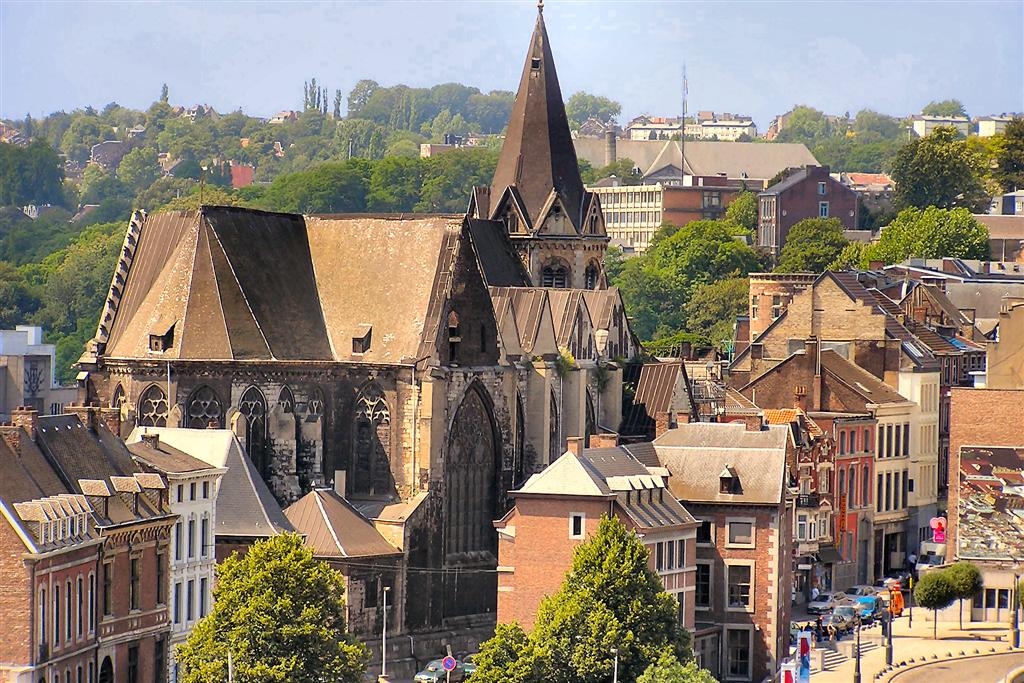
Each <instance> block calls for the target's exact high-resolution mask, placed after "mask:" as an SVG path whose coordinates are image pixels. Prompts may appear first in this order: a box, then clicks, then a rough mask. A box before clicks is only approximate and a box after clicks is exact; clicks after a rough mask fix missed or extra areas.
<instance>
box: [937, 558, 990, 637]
mask: <svg viewBox="0 0 1024 683" xmlns="http://www.w3.org/2000/svg"><path fill="white" fill-rule="evenodd" d="M942 571H943V573H944V574H945V575H946V578H947V579H949V583H950V585H952V586H953V595H954V596H956V599H957V600H959V601H960V630H961V631H963V630H964V600H966V599H968V598H973V597H974V596H976V595H977V594H978V592H979V591H981V589H982V588H983V587H984V585H985V582H984V581H982V579H981V571H980V570H979V569H978V567H977V565H974V564H972V563H970V562H957V563H956V564H954V565H952V566H950V567H947V568H946V569H944V570H942Z"/></svg>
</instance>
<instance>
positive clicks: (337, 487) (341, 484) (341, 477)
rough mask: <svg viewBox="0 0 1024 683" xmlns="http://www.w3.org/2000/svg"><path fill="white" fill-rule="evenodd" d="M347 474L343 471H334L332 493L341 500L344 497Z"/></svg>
mask: <svg viewBox="0 0 1024 683" xmlns="http://www.w3.org/2000/svg"><path fill="white" fill-rule="evenodd" d="M347 474H348V472H346V471H345V470H334V492H335V493H337V494H338V495H339V496H341V497H342V498H344V497H345V477H346V475H347Z"/></svg>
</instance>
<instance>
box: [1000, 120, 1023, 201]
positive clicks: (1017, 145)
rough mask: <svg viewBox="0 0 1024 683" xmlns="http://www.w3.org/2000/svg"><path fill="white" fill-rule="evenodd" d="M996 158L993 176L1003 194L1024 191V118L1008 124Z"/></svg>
mask: <svg viewBox="0 0 1024 683" xmlns="http://www.w3.org/2000/svg"><path fill="white" fill-rule="evenodd" d="M995 156H996V158H995V162H996V167H995V169H994V170H993V172H992V175H993V177H994V178H995V180H996V182H997V183H999V186H1000V188H1002V190H1003V192H1014V191H1015V190H1024V117H1020V116H1016V117H1014V118H1013V119H1011V120H1010V122H1009V123H1007V124H1006V130H1005V131H1004V132H1003V142H1002V145H1000V147H999V150H998V151H997V152H996V155H995Z"/></svg>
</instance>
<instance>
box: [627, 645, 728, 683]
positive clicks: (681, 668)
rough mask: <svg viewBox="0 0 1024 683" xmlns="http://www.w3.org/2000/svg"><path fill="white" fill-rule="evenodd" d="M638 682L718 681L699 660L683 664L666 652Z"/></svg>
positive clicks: (698, 682)
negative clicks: (701, 665) (701, 666)
mask: <svg viewBox="0 0 1024 683" xmlns="http://www.w3.org/2000/svg"><path fill="white" fill-rule="evenodd" d="M636 683H717V681H716V679H715V677H714V676H712V675H711V672H710V671H708V670H707V669H702V668H700V667H699V666H697V662H694V661H689V662H686V663H685V664H683V663H682V662H680V661H679V660H678V659H676V658H675V657H673V656H672V655H671V654H669V653H667V652H665V653H662V655H661V657H660V658H659V659H658V661H657V662H655V663H654V664H651V665H650V666H649V667H647V670H646V671H644V672H643V674H642V675H641V676H640V678H638V679H636Z"/></svg>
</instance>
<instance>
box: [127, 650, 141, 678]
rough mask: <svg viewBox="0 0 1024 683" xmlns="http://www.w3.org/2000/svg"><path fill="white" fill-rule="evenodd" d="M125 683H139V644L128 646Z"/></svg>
mask: <svg viewBox="0 0 1024 683" xmlns="http://www.w3.org/2000/svg"><path fill="white" fill-rule="evenodd" d="M127 683H139V646H138V645H129V646H128V681H127Z"/></svg>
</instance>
